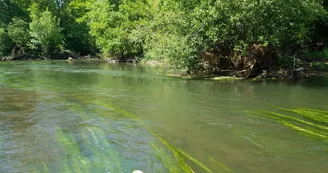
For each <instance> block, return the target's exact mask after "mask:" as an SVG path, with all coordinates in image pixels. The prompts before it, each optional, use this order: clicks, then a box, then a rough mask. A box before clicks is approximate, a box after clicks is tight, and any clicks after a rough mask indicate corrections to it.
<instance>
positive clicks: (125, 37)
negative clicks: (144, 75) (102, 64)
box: [88, 0, 142, 58]
mask: <svg viewBox="0 0 328 173" xmlns="http://www.w3.org/2000/svg"><path fill="white" fill-rule="evenodd" d="M135 3H137V2H134V1H131V2H130V1H106V0H101V1H96V2H94V3H92V4H90V6H89V13H88V21H89V26H90V29H91V30H90V33H91V35H92V36H93V37H94V38H95V41H96V45H97V46H98V47H99V48H100V49H101V50H102V53H103V55H104V56H110V57H116V58H125V57H129V56H134V55H138V54H140V52H141V47H140V44H138V43H136V42H134V41H133V40H131V39H130V38H129V34H130V33H131V30H132V29H133V27H134V26H135V22H136V21H138V20H139V18H141V17H142V15H139V13H138V12H136V13H134V11H130V10H138V11H139V10H141V8H140V9H138V8H136V9H134V8H132V7H133V5H135Z"/></svg>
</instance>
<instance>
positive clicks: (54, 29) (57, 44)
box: [30, 10, 64, 56]
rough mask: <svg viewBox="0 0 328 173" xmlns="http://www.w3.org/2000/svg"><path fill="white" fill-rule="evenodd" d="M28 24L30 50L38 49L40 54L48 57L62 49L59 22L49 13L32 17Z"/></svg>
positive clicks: (45, 12)
mask: <svg viewBox="0 0 328 173" xmlns="http://www.w3.org/2000/svg"><path fill="white" fill-rule="evenodd" d="M31 16H32V22H31V23H30V36H31V48H32V49H36V50H38V49H40V50H41V52H42V54H43V55H45V56H47V55H48V56H49V55H51V54H54V53H56V52H57V53H58V52H60V51H61V50H62V49H63V46H64V45H63V35H62V28H61V27H60V26H59V21H58V20H57V18H56V17H54V16H53V15H52V14H51V12H50V11H48V10H46V11H44V12H43V13H41V14H40V16H38V15H33V13H32V15H31Z"/></svg>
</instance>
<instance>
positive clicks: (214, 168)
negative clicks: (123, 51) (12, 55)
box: [0, 61, 328, 173]
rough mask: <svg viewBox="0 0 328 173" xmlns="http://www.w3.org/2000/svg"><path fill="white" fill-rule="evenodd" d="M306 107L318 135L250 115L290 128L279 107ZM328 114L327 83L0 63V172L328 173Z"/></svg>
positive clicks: (109, 66)
mask: <svg viewBox="0 0 328 173" xmlns="http://www.w3.org/2000/svg"><path fill="white" fill-rule="evenodd" d="M303 108H308V109H311V110H316V111H317V112H318V111H321V112H322V114H320V116H321V115H322V117H318V118H317V119H319V120H320V118H322V122H317V123H318V124H319V125H318V128H319V129H321V131H320V132H318V133H321V134H322V135H317V134H318V133H314V132H312V131H311V132H308V131H306V130H304V129H303V128H299V127H301V125H302V122H304V120H306V121H307V120H309V119H306V118H305V119H302V120H297V121H296V122H297V123H296V125H297V127H298V128H296V126H291V125H288V124H287V123H286V121H280V120H279V121H278V120H277V118H276V119H275V118H272V117H273V116H272V115H273V114H272V115H271V117H270V116H266V117H269V118H263V117H261V116H262V114H261V113H252V112H253V111H271V112H280V113H281V112H284V115H285V116H287V119H288V120H290V118H289V116H290V117H294V116H295V115H294V114H295V112H294V113H293V112H292V111H283V110H282V109H290V110H301V109H302V110H303ZM327 110H328V79H326V78H309V79H304V80H302V81H300V82H296V83H290V82H279V81H262V82H258V81H257V82H256V81H211V80H185V79H180V78H173V77H167V76H165V75H162V74H161V73H159V72H158V70H157V69H154V68H150V67H143V66H139V65H135V64H128V65H122V64H107V63H102V62H96V61H90V62H87V61H74V62H66V61H19V62H0V172H1V173H2V172H4V173H5V172H24V173H25V172H54V173H55V172H104V173H105V172H106V173H107V172H110V173H116V172H118V173H120V172H122V173H131V172H132V171H133V170H137V169H139V170H142V171H143V172H145V173H166V172H173V173H176V172H192V171H194V172H228V173H232V172H235V173H250V172H253V173H278V172H289V173H310V172H311V173H322V172H328V142H327V140H326V139H327V136H328V135H327V131H328V130H327V129H328V126H327V123H325V122H326V120H327V121H328V119H325V118H327V117H328V116H327V117H326V115H328V114H326V113H327V112H325V111H327ZM262 113H263V112H262ZM263 114H264V113H263ZM252 115H256V116H252ZM279 115H280V114H279ZM304 115H305V114H304ZM318 115H319V114H318ZM305 116H306V115H305ZM264 117H265V116H264ZM292 120H295V119H292ZM281 122H284V123H281ZM312 122H313V121H311V123H310V121H309V122H308V121H307V122H306V123H305V124H306V125H308V126H311V127H312V126H313V123H312ZM294 124H295V123H294ZM315 132H317V131H315ZM313 134H314V136H316V137H317V138H315V137H313Z"/></svg>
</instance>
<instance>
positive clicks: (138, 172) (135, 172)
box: [132, 170, 143, 173]
mask: <svg viewBox="0 0 328 173" xmlns="http://www.w3.org/2000/svg"><path fill="white" fill-rule="evenodd" d="M132 173H143V172H142V171H139V170H135V171H133V172H132Z"/></svg>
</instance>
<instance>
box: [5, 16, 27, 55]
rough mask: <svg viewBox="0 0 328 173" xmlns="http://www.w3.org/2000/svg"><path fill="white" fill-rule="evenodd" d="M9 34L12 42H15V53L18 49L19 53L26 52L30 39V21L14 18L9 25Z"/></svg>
mask: <svg viewBox="0 0 328 173" xmlns="http://www.w3.org/2000/svg"><path fill="white" fill-rule="evenodd" d="M7 30H8V36H9V37H10V38H11V40H12V42H13V43H14V44H15V46H14V48H13V51H12V52H13V54H15V52H16V49H18V50H19V53H23V54H24V53H25V51H24V50H25V49H26V47H27V43H28V41H29V35H28V23H27V22H25V21H24V20H22V19H19V18H13V19H12V22H11V23H10V24H9V25H8V27H7Z"/></svg>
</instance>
